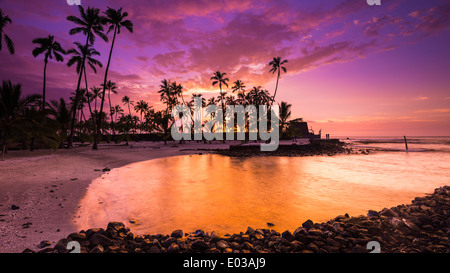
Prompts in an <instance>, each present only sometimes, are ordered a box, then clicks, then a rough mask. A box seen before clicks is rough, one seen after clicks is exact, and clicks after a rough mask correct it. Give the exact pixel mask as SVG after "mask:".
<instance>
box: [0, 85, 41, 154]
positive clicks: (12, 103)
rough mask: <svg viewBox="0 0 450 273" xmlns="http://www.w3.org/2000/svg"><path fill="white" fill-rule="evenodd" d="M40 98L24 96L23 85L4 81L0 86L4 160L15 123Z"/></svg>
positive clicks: (0, 128)
mask: <svg viewBox="0 0 450 273" xmlns="http://www.w3.org/2000/svg"><path fill="white" fill-rule="evenodd" d="M38 98H39V96H38V95H29V96H26V97H25V98H22V85H21V84H20V83H19V84H12V83H11V81H3V82H2V85H1V86H0V133H1V139H2V160H3V159H4V156H5V154H6V146H7V140H8V138H9V136H10V133H11V129H12V128H13V126H14V124H16V123H17V122H18V121H19V120H20V117H19V115H20V113H21V112H22V111H23V110H24V108H26V107H27V106H28V105H30V104H31V103H34V102H35V101H36V100H37V99H38Z"/></svg>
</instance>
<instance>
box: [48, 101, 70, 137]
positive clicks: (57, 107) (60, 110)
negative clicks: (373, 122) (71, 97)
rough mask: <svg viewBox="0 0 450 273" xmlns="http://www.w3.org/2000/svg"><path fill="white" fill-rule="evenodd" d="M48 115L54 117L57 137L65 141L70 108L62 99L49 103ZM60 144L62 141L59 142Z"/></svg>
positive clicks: (68, 125)
mask: <svg viewBox="0 0 450 273" xmlns="http://www.w3.org/2000/svg"><path fill="white" fill-rule="evenodd" d="M50 114H51V115H52V116H53V117H54V119H55V121H56V126H57V130H58V132H57V135H58V136H59V138H60V139H61V140H65V139H67V135H68V131H69V129H70V119H71V117H70V108H69V107H68V105H67V103H66V101H65V100H64V99H63V98H60V99H59V101H58V100H52V101H50ZM61 144H62V141H61Z"/></svg>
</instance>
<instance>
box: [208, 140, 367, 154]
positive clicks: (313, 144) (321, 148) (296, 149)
mask: <svg viewBox="0 0 450 273" xmlns="http://www.w3.org/2000/svg"><path fill="white" fill-rule="evenodd" d="M369 152H370V150H369V149H355V148H350V147H347V146H346V144H345V143H343V142H340V141H339V140H338V139H329V140H325V139H320V140H313V139H311V140H310V144H302V145H297V144H296V143H292V144H290V145H286V144H284V145H279V146H278V148H277V149H276V150H275V151H270V152H264V151H261V149H260V146H259V145H231V146H230V148H229V149H221V150H216V151H215V153H217V154H220V155H226V156H231V157H249V156H315V155H328V156H333V155H336V154H368V153H369Z"/></svg>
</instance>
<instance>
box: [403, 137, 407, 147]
mask: <svg viewBox="0 0 450 273" xmlns="http://www.w3.org/2000/svg"><path fill="white" fill-rule="evenodd" d="M403 138H404V139H405V148H406V150H408V142H407V141H406V136H403Z"/></svg>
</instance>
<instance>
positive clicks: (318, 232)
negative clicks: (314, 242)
mask: <svg viewBox="0 0 450 273" xmlns="http://www.w3.org/2000/svg"><path fill="white" fill-rule="evenodd" d="M308 235H312V236H323V231H321V230H320V229H315V228H312V229H310V230H308Z"/></svg>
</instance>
